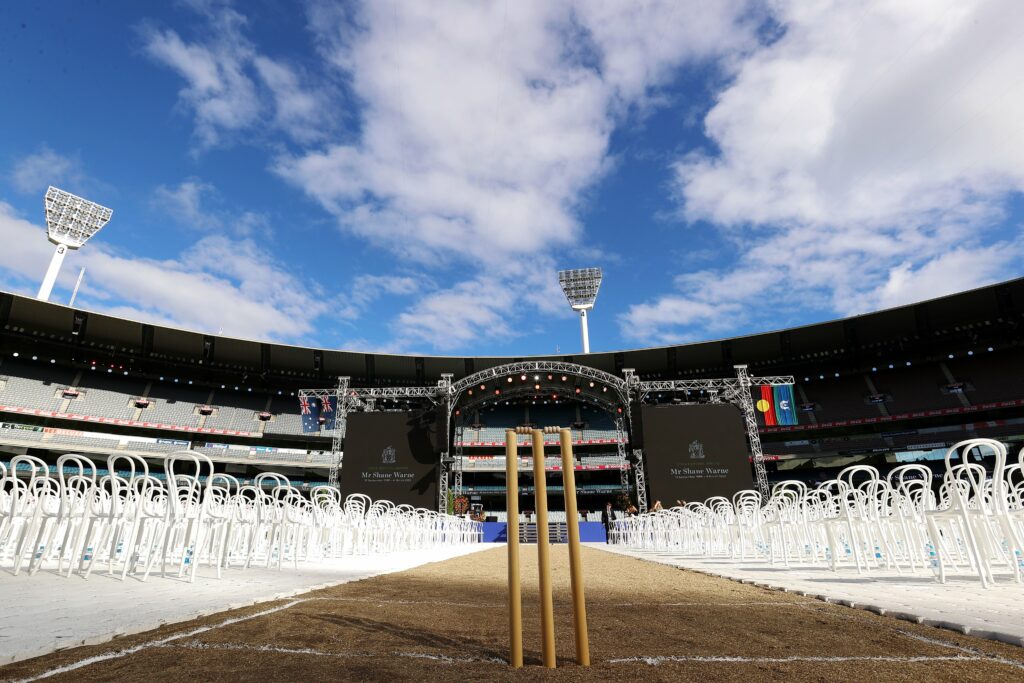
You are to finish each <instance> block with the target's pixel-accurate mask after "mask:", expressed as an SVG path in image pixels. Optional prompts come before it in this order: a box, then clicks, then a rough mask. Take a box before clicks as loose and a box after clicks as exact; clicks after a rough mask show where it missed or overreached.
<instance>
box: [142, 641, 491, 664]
mask: <svg viewBox="0 0 1024 683" xmlns="http://www.w3.org/2000/svg"><path fill="white" fill-rule="evenodd" d="M154 647H160V648H167V649H189V650H233V651H238V650H241V651H244V652H276V653H278V654H287V655H313V656H315V657H342V658H366V659H372V658H378V657H385V658H387V657H409V658H413V659H430V660H434V661H438V662H442V663H444V664H470V663H478V662H488V663H495V664H505V663H506V662H505V660H504V659H501V658H498V657H452V656H450V655H446V654H434V653H430V652H392V653H390V654H384V653H374V652H351V651H349V652H344V651H342V652H325V651H323V650H314V649H312V648H308V647H302V648H290V647H277V646H275V645H245V644H242V643H203V642H200V641H197V640H191V641H188V642H185V643H174V644H164V645H155V646H154Z"/></svg>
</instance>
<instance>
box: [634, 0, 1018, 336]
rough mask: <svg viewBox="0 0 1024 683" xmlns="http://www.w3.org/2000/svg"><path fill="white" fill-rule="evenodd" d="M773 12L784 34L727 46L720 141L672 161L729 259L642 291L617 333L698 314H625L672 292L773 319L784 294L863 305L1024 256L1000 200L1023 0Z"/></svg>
mask: <svg viewBox="0 0 1024 683" xmlns="http://www.w3.org/2000/svg"><path fill="white" fill-rule="evenodd" d="M772 11H773V13H774V19H775V20H776V21H777V22H778V24H779V28H780V31H779V37H778V38H777V39H776V40H774V41H771V42H768V43H766V44H764V45H763V46H762V47H761V48H760V49H757V50H754V51H752V52H750V53H748V54H746V55H745V56H743V57H742V58H740V59H738V60H736V62H735V72H734V78H733V79H732V81H731V82H730V83H729V84H728V85H727V87H725V88H724V89H723V90H722V91H721V92H719V93H718V94H717V97H716V102H715V104H714V106H713V107H712V108H711V110H710V112H708V114H707V116H706V118H705V120H704V125H705V132H706V134H707V136H708V138H709V140H710V142H711V143H712V144H713V147H712V148H711V149H709V150H708V151H707V152H704V153H700V152H691V153H690V154H688V155H687V156H686V157H684V158H682V159H680V160H679V162H678V164H677V165H676V174H677V175H676V177H677V180H678V193H679V199H680V202H681V207H682V212H683V214H684V216H685V218H686V219H687V220H688V221H689V222H691V224H693V223H695V222H697V221H708V222H711V223H713V224H715V225H717V226H718V227H719V229H720V230H721V233H722V235H723V237H724V238H725V239H726V240H727V242H728V244H729V245H730V247H731V248H732V250H733V253H734V254H735V259H730V260H731V261H732V262H731V263H729V264H726V265H724V266H723V267H721V268H718V269H714V270H712V271H709V272H706V273H701V274H698V275H699V277H685V276H684V277H682V278H680V279H679V280H678V281H677V290H678V291H676V292H673V293H670V294H667V295H665V297H664V298H662V299H657V300H655V301H653V302H648V303H644V304H640V305H637V306H635V307H634V308H633V309H631V310H630V311H629V312H628V313H627V314H626V315H624V316H623V317H622V319H621V323H622V329H623V332H624V333H625V334H627V335H632V336H634V337H648V338H657V337H658V336H659V335H664V334H680V333H685V332H686V330H688V329H693V326H694V324H695V322H696V324H697V325H698V327H699V321H694V320H692V319H691V318H690V317H688V316H687V315H685V314H681V315H679V316H678V318H677V319H673V317H672V316H667V317H666V319H665V320H664V321H663V322H661V323H657V324H654V325H653V327H651V326H649V327H646V328H644V327H638V326H635V324H636V323H637V321H638V320H643V319H645V317H644V316H645V314H647V313H648V312H650V311H653V310H658V309H659V308H662V307H665V306H668V305H669V304H671V303H672V302H676V301H686V302H689V303H691V304H713V305H716V306H721V305H723V304H729V305H734V306H738V307H740V308H741V310H742V311H744V312H745V314H746V316H747V318H746V319H748V320H749V319H751V318H752V319H754V320H757V321H758V323H759V324H761V325H763V324H767V325H769V326H771V325H772V322H775V323H776V326H777V325H778V324H781V323H784V322H785V321H786V318H787V315H788V314H789V313H791V312H793V311H794V310H801V311H803V313H805V314H806V313H807V312H808V311H812V312H814V313H815V314H817V315H820V316H823V317H824V316H830V315H835V314H837V313H838V314H843V315H846V314H853V313H860V312H864V311H866V310H869V309H871V308H875V307H878V306H892V305H898V304H903V303H907V302H910V301H915V300H920V299H923V298H928V297H931V296H938V295H941V294H946V293H950V292H952V291H956V290H959V289H962V288H965V287H972V286H978V285H982V284H986V283H989V282H992V281H994V280H997V279H999V278H1002V277H1007V276H1008V275H1011V274H1014V271H1015V270H1016V271H1017V272H1019V266H1015V265H1014V258H1013V256H1012V255H1014V254H1016V255H1017V257H1019V255H1020V254H1021V248H1022V235H1021V231H1020V226H1016V225H1007V223H1006V215H1005V213H1004V204H1005V202H1006V200H1007V199H1008V198H1009V197H1010V196H1011V195H1013V194H1015V193H1019V192H1020V191H1021V190H1022V189H1024V136H1021V135H1020V134H1019V128H1020V121H1021V120H1022V118H1024V91H1022V90H1021V89H1020V88H1018V87H1016V83H1017V81H1018V80H1019V71H1020V65H1021V64H1024V43H1022V42H1021V41H1020V40H1019V38H1020V35H1021V32H1022V30H1024V5H1021V4H1020V3H1017V2H1013V1H1012V0H975V1H973V2H954V3H946V4H945V5H944V6H939V5H937V4H936V3H934V2H929V1H928V0H907V1H905V2H897V3H893V2H888V1H886V0H868V1H866V2H863V3H856V4H853V3H844V2H840V1H838V0H836V1H826V2H817V3H810V4H809V3H805V2H797V1H796V0H784V1H781V2H776V3H773V4H772ZM690 229H693V228H690ZM741 319H742V318H741Z"/></svg>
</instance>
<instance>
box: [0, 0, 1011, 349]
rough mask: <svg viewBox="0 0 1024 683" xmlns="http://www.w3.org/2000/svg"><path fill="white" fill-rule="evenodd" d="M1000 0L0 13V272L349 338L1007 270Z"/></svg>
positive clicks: (247, 330)
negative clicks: (61, 199)
mask: <svg viewBox="0 0 1024 683" xmlns="http://www.w3.org/2000/svg"><path fill="white" fill-rule="evenodd" d="M1022 30H1024V5H1021V4H1020V3H1016V2H1012V1H1008V0H978V1H976V2H959V1H958V2H953V3H947V5H946V6H943V7H939V6H938V4H937V3H935V2H932V1H930V0H928V1H926V0H919V1H914V0H906V1H905V2H900V3H891V2H883V1H882V0H864V1H863V2H858V3H849V2H840V1H839V0H836V2H828V1H824V2H813V3H810V2H797V1H795V0H792V1H790V0H779V1H777V2H772V3H761V2H756V1H747V0H723V1H722V2H717V3H706V2H696V1H693V2H689V1H685V0H666V1H664V2H659V1H655V0H650V1H648V2H611V1H610V0H609V1H601V0H592V1H588V2H582V1H580V2H572V1H569V0H564V1H546V2H541V1H537V2H504V1H501V2H498V1H496V2H449V1H438V2H432V3H414V2H400V1H398V0H396V1H395V2H373V3H365V4H364V3H357V2H352V3H340V4H334V3H328V2H323V1H321V0H310V1H309V2H304V3H303V2H296V3H284V2H269V1H253V2H246V3H237V4H234V5H233V4H231V3H228V2H213V1H209V2H206V1H203V0H191V1H189V2H178V3H131V2H105V1H100V2H96V3H91V4H88V5H86V4H85V3H80V2H66V3H52V4H29V3H5V4H4V5H3V6H2V7H0V84H2V86H3V92H4V94H5V95H4V104H3V106H2V107H0V125H2V126H3V130H5V131H7V134H6V135H4V136H3V137H2V138H0V240H2V244H3V248H2V249H0V287H2V288H3V289H6V290H10V291H17V292H22V293H29V294H33V293H34V292H35V290H36V288H37V287H38V282H39V280H40V279H41V277H42V274H43V272H44V271H45V268H46V264H47V262H48V259H49V255H50V247H49V245H48V244H47V242H46V241H45V237H44V235H43V220H42V206H41V204H42V194H43V192H44V191H45V189H46V186H47V185H48V184H55V185H57V186H59V187H62V188H64V189H67V190H69V191H72V192H75V193H78V194H81V195H83V196H85V197H87V198H90V199H92V200H94V201H97V202H100V203H102V204H105V205H107V206H110V207H112V208H113V209H114V217H113V220H112V221H111V223H110V224H109V225H108V226H107V227H106V228H105V229H104V230H103V231H102V232H101V233H99V235H98V236H97V237H96V238H95V239H94V240H93V241H92V242H91V243H90V244H88V245H87V246H86V248H85V249H83V250H82V251H81V252H80V253H75V254H72V255H71V256H70V257H69V258H68V259H67V261H66V262H65V267H64V270H63V272H62V277H61V280H60V281H59V282H58V286H57V288H56V290H55V292H54V296H53V300H55V301H63V302H66V301H67V299H68V297H69V295H70V290H71V288H72V287H73V285H74V280H75V277H76V276H77V273H78V269H79V268H80V267H82V266H84V267H86V278H85V284H84V286H83V290H82V292H81V293H80V295H79V301H78V303H79V304H80V305H82V306H83V307H86V308H89V309H92V310H100V311H106V312H111V313H114V314H117V315H124V316H127V317H131V318H136V319H145V320H150V321H155V322H160V323H166V324H174V325H179V326H183V327H188V328H192V329H201V330H204V331H208V332H212V333H223V334H226V335H235V336H242V337H250V338H261V339H274V340H280V341H285V342H294V343H308V344H317V345H323V346H327V347H334V348H348V349H355V350H386V351H400V352H414V353H442V354H501V355H525V354H532V353H553V352H555V351H556V350H558V351H560V352H562V353H573V352H577V351H578V350H579V344H580V342H579V338H578V327H577V323H576V321H575V318H574V316H573V314H572V313H571V311H569V309H568V306H567V304H566V303H565V302H564V299H563V298H562V296H561V294H560V292H559V291H558V288H557V283H556V279H555V273H556V271H557V270H559V269H561V268H576V267H589V266H595V265H596V266H601V267H602V268H603V269H604V271H605V282H604V285H603V286H602V290H601V294H600V297H599V299H598V303H597V308H596V310H595V311H594V314H593V316H592V318H591V338H592V348H593V349H594V350H610V349H619V348H629V347H636V346H646V345H655V344H664V343H673V342H679V341H687V340H698V339H706V338H717V337H722V336H729V335H734V334H743V333H748V332H757V331H763V330H767V329H774V328H779V327H785V326H789V325H794V324H802V323H809V322H815V321H820V320H826V319H831V318H835V317H840V316H845V315H850V314H855V313H860V312H865V311H869V310H873V309H877V308H883V307H888V306H893V305H898V304H903V303H907V302H911V301H916V300H922V299H927V298H931V297H933V296H939V295H942V294H946V293H950V292H954V291H959V290H962V289H966V288H970V287H975V286H980V285H983V284H987V283H991V282H995V281H999V280H1002V279H1006V278H1010V277H1016V276H1019V275H1021V274H1022V271H1024V266H1022V265H1021V264H1022V259H1021V256H1022V255H1024V248H1022V240H1024V233H1022V228H1021V225H1022V217H1024V202H1022V200H1021V190H1022V188H1024V136H1022V135H1020V121H1022V120H1024V92H1022V91H1021V89H1020V87H1019V65H1020V64H1022V63H1024V44H1022V41H1020V40H1018V37H1019V36H1020V34H1021V31H1022Z"/></svg>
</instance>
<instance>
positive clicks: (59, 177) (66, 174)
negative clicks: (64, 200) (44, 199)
mask: <svg viewBox="0 0 1024 683" xmlns="http://www.w3.org/2000/svg"><path fill="white" fill-rule="evenodd" d="M10 180H11V184H12V185H14V189H16V190H18V192H22V193H24V194H39V195H42V194H43V192H45V191H46V188H47V187H48V186H49V185H59V186H62V187H66V188H67V189H68V190H69V191H78V192H80V191H81V189H80V188H79V187H78V186H80V185H82V183H83V181H84V175H83V173H82V168H81V164H80V163H79V161H78V160H77V159H74V158H71V157H67V156H64V155H62V154H58V153H57V152H55V151H53V150H52V149H50V148H49V147H47V146H46V145H43V146H42V147H40V148H39V151H38V152H35V153H33V154H29V155H28V156H26V157H23V158H22V159H19V160H18V161H17V162H15V164H14V167H13V168H12V170H11V174H10Z"/></svg>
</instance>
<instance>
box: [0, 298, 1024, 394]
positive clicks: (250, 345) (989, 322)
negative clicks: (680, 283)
mask: <svg viewBox="0 0 1024 683" xmlns="http://www.w3.org/2000/svg"><path fill="white" fill-rule="evenodd" d="M1022 325H1024V278H1018V279H1014V280H1009V281H1006V282H1002V283H998V284H995V285H990V286H987V287H982V288H979V289H974V290H970V291H966V292H961V293H958V294H953V295H950V296H945V297H941V298H937V299H932V300H930V301H924V302H920V303H915V304H910V305H906V306H900V307H897V308H891V309H887V310H882V311H877V312H874V313H868V314H864V315H859V316H854V317H851V318H844V319H839V320H833V321H829V322H823V323H818V324H814V325H807V326H803V327H795V328H790V329H785V330H776V331H771V332H765V333H760V334H753V335H748V336H742V337H733V338H728V339H718V340H709V341H704V342H695V343H690V344H681V345H675V346H663V347H654V348H643V349H626V350H622V351H608V352H600V353H591V354H589V355H586V356H584V355H545V356H531V357H530V358H542V359H553V360H571V361H573V362H577V363H582V364H586V365H590V366H592V367H595V368H598V369H601V370H604V371H606V372H611V373H614V374H619V373H620V372H621V370H622V369H623V368H634V369H636V370H637V372H638V373H640V374H641V375H644V374H647V373H656V374H660V375H669V376H676V375H692V376H700V375H704V376H707V375H714V374H716V373H717V374H721V373H722V372H723V371H726V372H728V371H729V369H730V368H731V366H732V365H733V364H735V363H747V364H749V365H751V368H752V369H756V368H757V367H758V366H772V365H778V364H783V365H786V366H797V365H801V364H805V363H819V364H820V363H821V362H822V360H823V359H827V358H830V357H831V358H834V359H835V362H836V363H840V362H841V363H846V364H849V363H851V362H860V361H863V359H864V358H865V357H866V356H870V355H871V354H873V353H875V352H876V351H877V353H879V354H882V353H903V354H905V355H907V354H915V353H916V354H920V353H923V352H928V351H929V349H930V346H931V345H934V344H947V345H948V344H949V343H953V340H959V341H958V342H957V343H969V342H971V340H976V339H978V338H979V335H988V336H989V337H991V336H992V334H995V333H996V331H997V330H998V334H1000V335H1002V337H1003V338H1005V339H1006V341H1007V343H1019V342H1020V339H1021V329H1022ZM0 328H2V330H0V331H2V333H3V348H4V349H10V348H14V347H15V346H17V345H18V344H22V345H23V344H24V341H25V339H32V340H35V341H38V342H43V343H51V344H55V345H65V346H67V347H69V348H74V349H78V350H79V356H81V355H82V354H83V353H94V354H95V355H96V356H97V357H118V358H135V359H140V360H142V359H145V360H147V361H149V362H157V363H159V362H166V363H172V364H186V365H195V366H203V367H204V368H206V369H210V370H218V369H219V370H220V371H232V372H235V371H237V372H247V373H262V374H264V375H267V374H269V375H273V376H282V377H286V376H294V377H295V378H296V379H298V378H321V379H323V380H325V381H328V380H330V379H331V378H333V377H337V376H339V375H347V376H350V377H352V378H354V380H356V381H363V382H370V383H373V382H380V381H386V382H394V383H398V382H401V383H416V384H430V383H433V382H434V381H436V379H437V378H438V377H439V376H440V375H441V373H452V374H454V375H455V377H456V378H458V377H462V376H464V375H466V374H470V373H472V372H475V371H478V370H482V369H484V368H487V367H491V366H494V365H499V364H503V363H506V362H509V361H510V360H515V358H512V357H496V356H495V357H484V356H476V357H465V356H412V355H398V354H382V353H361V352H356V351H343V350H331V349H314V348H310V347H299V346H291V345H287V344H281V343H277V342H269V341H250V340H243V339H236V338H231V337H224V336H218V335H210V334H203V333H200V332H192V331H187V330H180V329H176V328H173V327H168V326H162V325H152V324H148V323H141V322H136V321H131V320H126V319H123V318H118V317H114V316H110V315H105V314H102V313H95V312H88V311H83V310H79V309H73V308H69V307H67V306H63V305H60V304H55V303H46V302H41V301H37V300H35V299H33V298H29V297H25V296H21V295H17V294H8V293H0ZM1007 335H1009V336H1007ZM935 350H936V352H942V349H935ZM858 359H859V360H858ZM729 374H731V373H729Z"/></svg>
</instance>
